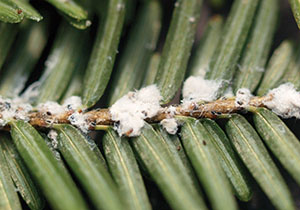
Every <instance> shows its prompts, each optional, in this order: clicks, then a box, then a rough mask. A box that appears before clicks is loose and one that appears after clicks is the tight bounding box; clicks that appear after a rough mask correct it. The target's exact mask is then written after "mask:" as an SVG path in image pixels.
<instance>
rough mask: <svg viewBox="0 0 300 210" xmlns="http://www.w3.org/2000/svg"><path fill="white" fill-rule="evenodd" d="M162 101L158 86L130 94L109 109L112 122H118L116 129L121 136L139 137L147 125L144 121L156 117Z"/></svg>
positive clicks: (151, 86)
mask: <svg viewBox="0 0 300 210" xmlns="http://www.w3.org/2000/svg"><path fill="white" fill-rule="evenodd" d="M161 99H162V97H161V95H160V92H159V90H158V88H157V86H156V85H150V86H147V87H145V88H142V89H141V90H139V91H135V92H129V93H128V94H127V95H125V96H123V97H122V98H120V99H119V100H118V101H116V103H115V104H113V105H112V107H111V108H110V109H109V111H110V114H111V118H112V120H113V121H115V122H118V123H117V124H116V125H115V127H114V129H115V130H116V131H117V132H118V134H119V135H120V136H122V135H124V134H126V135H127V136H138V135H139V134H140V130H141V129H142V128H143V126H144V124H145V122H144V119H146V118H150V117H153V116H155V115H156V114H157V113H158V111H159V110H160V108H161V107H160V104H159V101H160V100H161Z"/></svg>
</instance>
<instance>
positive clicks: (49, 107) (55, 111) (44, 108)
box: [37, 101, 65, 115]
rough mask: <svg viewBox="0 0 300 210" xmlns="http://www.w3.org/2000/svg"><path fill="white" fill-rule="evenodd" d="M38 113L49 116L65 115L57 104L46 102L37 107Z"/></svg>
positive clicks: (63, 110) (61, 107)
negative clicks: (48, 114) (47, 113)
mask: <svg viewBox="0 0 300 210" xmlns="http://www.w3.org/2000/svg"><path fill="white" fill-rule="evenodd" d="M37 110H38V111H39V112H45V113H46V112H50V113H51V115H60V114H63V113H65V108H64V107H63V106H62V105H60V104H59V103H57V102H54V101H47V102H45V103H41V104H39V105H38V106H37Z"/></svg>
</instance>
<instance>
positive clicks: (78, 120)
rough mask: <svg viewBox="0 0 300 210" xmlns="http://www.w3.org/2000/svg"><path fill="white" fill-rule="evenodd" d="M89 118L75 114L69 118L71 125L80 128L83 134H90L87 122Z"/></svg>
mask: <svg viewBox="0 0 300 210" xmlns="http://www.w3.org/2000/svg"><path fill="white" fill-rule="evenodd" d="M86 119H87V116H86V115H85V114H83V113H79V112H74V113H73V114H71V115H70V116H69V117H68V120H69V121H70V123H71V124H72V125H74V126H76V127H77V128H79V129H80V130H81V131H82V132H83V133H88V131H89V127H90V124H89V123H88V122H87V120H86Z"/></svg>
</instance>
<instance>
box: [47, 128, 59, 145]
mask: <svg viewBox="0 0 300 210" xmlns="http://www.w3.org/2000/svg"><path fill="white" fill-rule="evenodd" d="M47 136H48V138H49V139H51V147H52V148H53V149H57V146H58V141H57V136H58V134H57V132H56V131H55V130H50V131H49V133H48V135H47Z"/></svg>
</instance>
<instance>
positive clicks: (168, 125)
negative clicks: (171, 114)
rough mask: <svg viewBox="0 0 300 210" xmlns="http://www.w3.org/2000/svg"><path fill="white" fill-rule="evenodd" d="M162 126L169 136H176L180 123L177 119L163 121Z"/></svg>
mask: <svg viewBox="0 0 300 210" xmlns="http://www.w3.org/2000/svg"><path fill="white" fill-rule="evenodd" d="M160 124H161V125H162V126H163V128H164V129H165V130H166V131H167V132H168V133H169V134H173V135H174V134H176V133H177V130H178V123H177V121H176V119H175V118H167V119H163V120H162V121H161V122H160Z"/></svg>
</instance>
